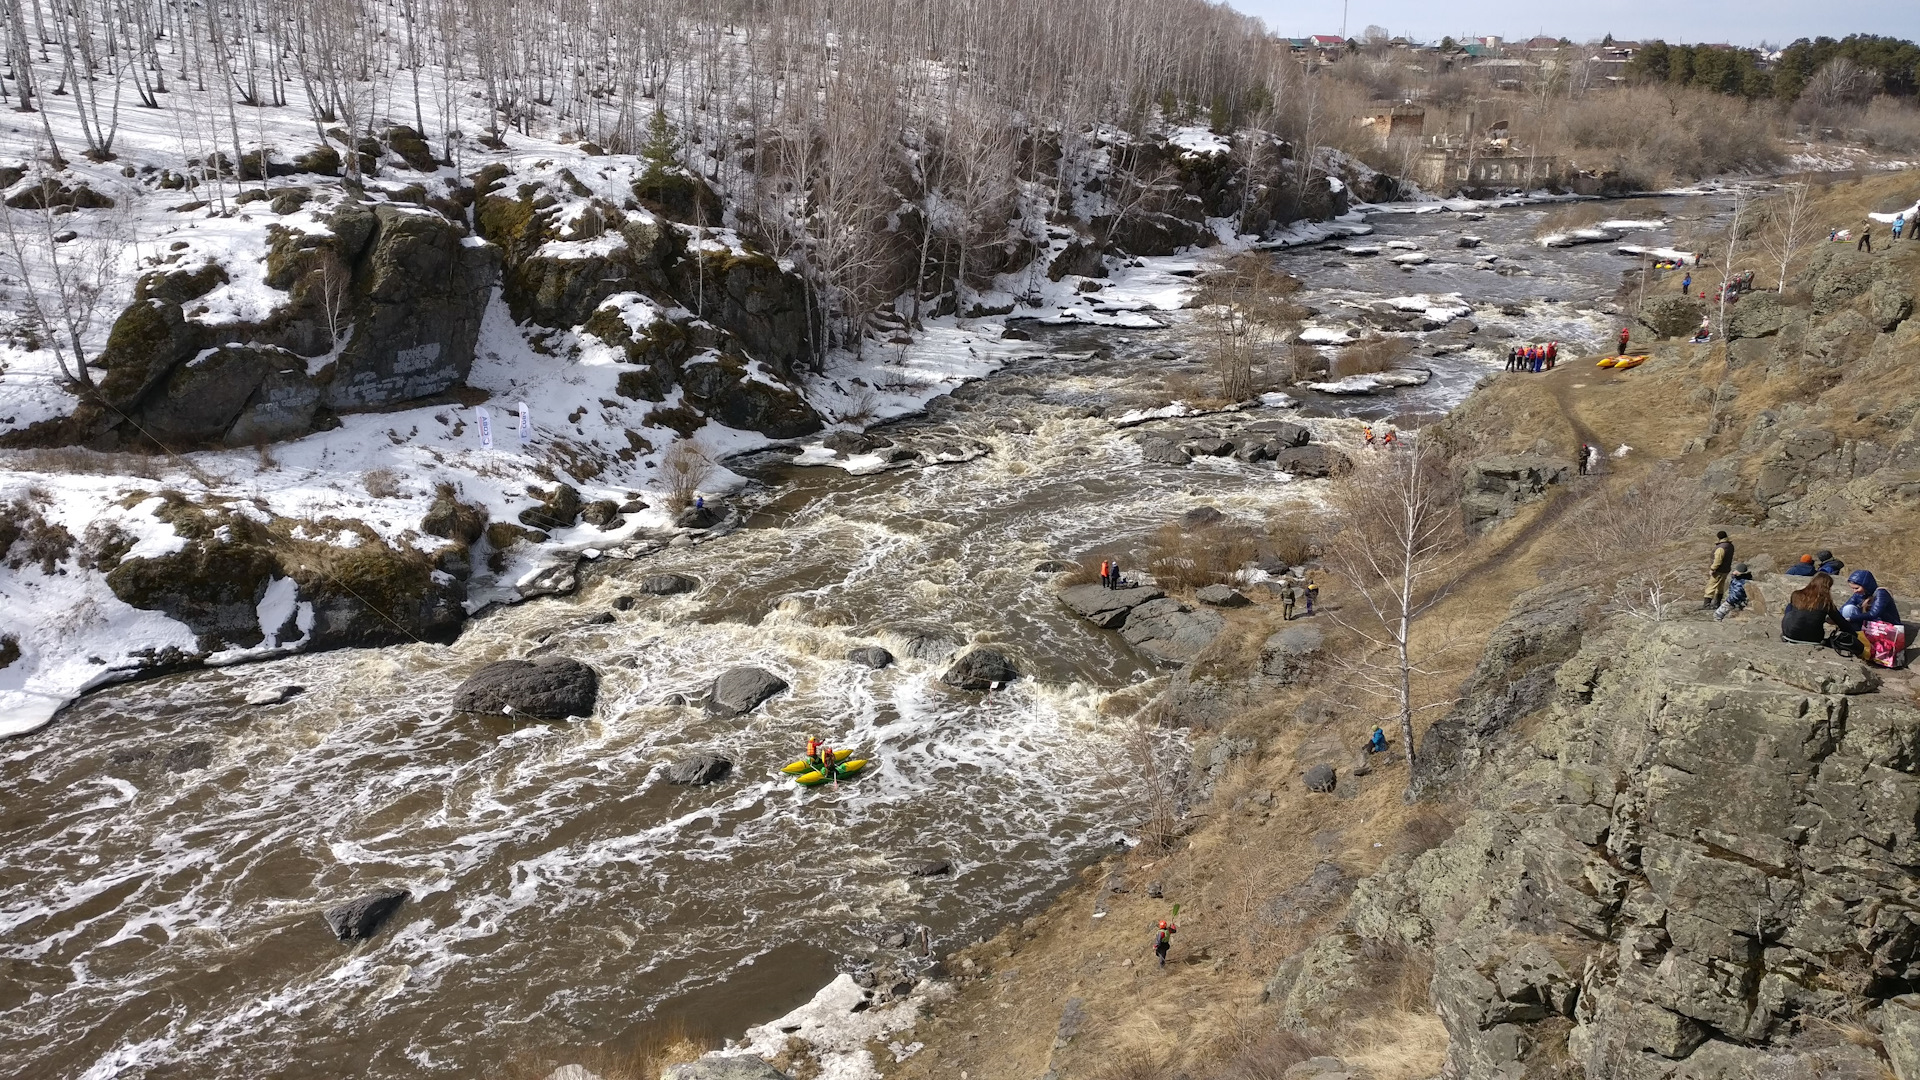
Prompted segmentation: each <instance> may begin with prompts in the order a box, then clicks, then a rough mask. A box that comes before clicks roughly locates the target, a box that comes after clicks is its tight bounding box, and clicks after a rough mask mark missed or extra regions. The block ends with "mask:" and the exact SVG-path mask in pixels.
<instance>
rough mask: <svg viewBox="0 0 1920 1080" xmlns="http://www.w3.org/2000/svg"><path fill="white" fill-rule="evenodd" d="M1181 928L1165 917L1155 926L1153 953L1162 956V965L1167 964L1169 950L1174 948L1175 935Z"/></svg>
mask: <svg viewBox="0 0 1920 1080" xmlns="http://www.w3.org/2000/svg"><path fill="white" fill-rule="evenodd" d="M1179 930H1180V928H1179V927H1178V926H1175V925H1174V924H1172V923H1170V922H1168V921H1167V920H1165V919H1161V920H1160V925H1159V926H1157V927H1155V928H1154V931H1153V955H1155V956H1157V957H1159V958H1160V966H1161V967H1166V966H1167V950H1168V949H1171V948H1173V935H1174V934H1176V933H1178V932H1179Z"/></svg>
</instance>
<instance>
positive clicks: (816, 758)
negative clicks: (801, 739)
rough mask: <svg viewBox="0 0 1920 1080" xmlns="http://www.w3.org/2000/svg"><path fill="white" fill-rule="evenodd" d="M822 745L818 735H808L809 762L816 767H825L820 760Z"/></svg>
mask: <svg viewBox="0 0 1920 1080" xmlns="http://www.w3.org/2000/svg"><path fill="white" fill-rule="evenodd" d="M820 746H821V743H820V739H819V737H818V736H814V735H809V736H807V764H809V765H811V766H813V767H814V768H816V769H819V768H822V767H824V766H823V763H822V762H821V760H820Z"/></svg>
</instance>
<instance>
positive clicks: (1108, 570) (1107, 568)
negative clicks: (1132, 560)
mask: <svg viewBox="0 0 1920 1080" xmlns="http://www.w3.org/2000/svg"><path fill="white" fill-rule="evenodd" d="M1100 587H1101V588H1103V589H1111V588H1113V560H1111V559H1101V560H1100Z"/></svg>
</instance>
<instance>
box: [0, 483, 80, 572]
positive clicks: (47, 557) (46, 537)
mask: <svg viewBox="0 0 1920 1080" xmlns="http://www.w3.org/2000/svg"><path fill="white" fill-rule="evenodd" d="M33 495H34V491H29V492H28V496H29V498H31V497H32V496H33ZM73 544H74V540H73V534H72V533H70V532H68V531H67V529H66V527H65V526H64V525H61V524H59V523H57V522H52V521H48V520H47V519H46V518H45V517H43V516H42V515H41V513H40V511H39V510H37V509H35V508H34V507H33V506H31V505H29V504H27V503H23V502H14V503H11V504H7V505H0V558H4V559H5V560H6V565H7V568H8V569H11V570H18V569H20V568H21V567H23V566H27V565H30V564H34V563H38V564H39V566H40V571H41V573H44V574H51V573H53V571H54V568H55V566H56V565H57V564H59V563H60V562H62V561H63V560H65V559H66V558H67V557H68V556H69V555H71V554H72V553H73Z"/></svg>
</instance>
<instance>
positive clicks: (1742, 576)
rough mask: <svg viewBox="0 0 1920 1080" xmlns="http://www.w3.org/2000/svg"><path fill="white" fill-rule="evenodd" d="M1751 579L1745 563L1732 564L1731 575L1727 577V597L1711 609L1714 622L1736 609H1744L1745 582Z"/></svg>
mask: <svg viewBox="0 0 1920 1080" xmlns="http://www.w3.org/2000/svg"><path fill="white" fill-rule="evenodd" d="M1752 580H1753V574H1752V572H1751V571H1749V570H1748V569H1747V564H1746V563H1734V564H1733V576H1732V577H1730V578H1728V579H1727V598H1726V599H1725V600H1722V601H1720V606H1719V607H1717V608H1715V609H1713V618H1714V621H1715V622H1718V621H1720V620H1721V619H1724V618H1726V617H1727V616H1729V615H1731V614H1733V613H1734V612H1736V611H1745V610H1746V607H1747V582H1749V581H1752Z"/></svg>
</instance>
